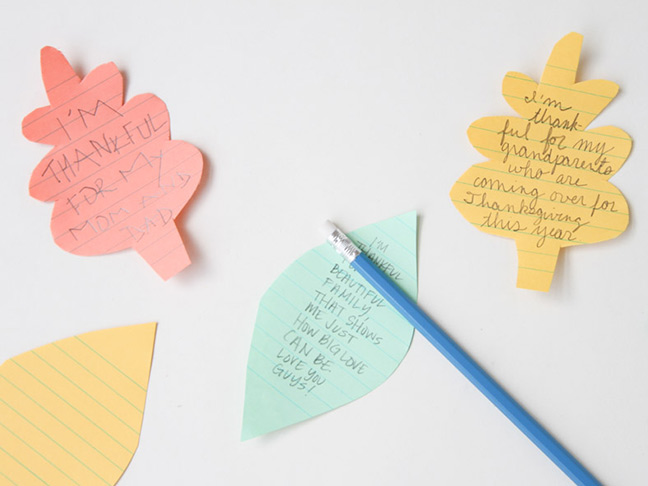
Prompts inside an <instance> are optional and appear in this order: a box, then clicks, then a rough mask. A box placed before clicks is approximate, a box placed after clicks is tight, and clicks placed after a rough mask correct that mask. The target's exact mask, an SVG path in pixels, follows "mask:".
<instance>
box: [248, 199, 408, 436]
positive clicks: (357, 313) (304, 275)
mask: <svg viewBox="0 0 648 486" xmlns="http://www.w3.org/2000/svg"><path fill="white" fill-rule="evenodd" d="M348 236H349V237H350V238H351V240H353V241H354V243H356V245H358V247H359V248H360V249H361V250H362V251H363V252H365V253H366V254H367V255H368V256H369V258H371V259H372V260H373V261H374V262H375V263H376V264H377V265H378V266H379V267H380V268H381V269H382V270H383V271H384V272H385V273H386V274H387V275H388V276H389V277H390V278H392V279H393V280H394V281H395V282H396V283H397V284H398V285H399V286H400V287H401V289H403V290H404V291H405V292H406V293H407V294H408V295H409V296H410V297H411V298H413V299H416V294H417V266H416V265H417V263H416V262H417V259H416V244H417V217H416V213H415V212H410V213H407V214H404V215H401V216H398V217H395V218H392V219H388V220H386V221H383V222H380V223H376V224H373V225H370V226H367V227H364V228H361V229H358V230H356V231H353V232H351V233H348ZM413 332H414V329H413V327H412V326H411V325H410V324H409V323H408V322H407V321H406V320H404V319H403V318H402V317H401V316H400V315H399V314H398V313H397V312H396V311H395V310H394V309H393V308H392V307H391V306H390V305H389V304H388V303H387V302H386V301H385V300H384V299H383V298H382V297H381V296H380V295H379V294H377V293H376V291H374V290H373V288H371V286H370V285H369V284H367V283H366V282H365V281H364V279H363V278H362V276H360V275H358V274H357V273H356V272H355V270H353V269H352V268H351V267H350V265H349V264H348V262H346V260H344V259H343V258H342V257H341V256H340V255H338V254H337V253H336V252H335V250H334V249H333V248H332V247H331V246H330V245H329V244H327V243H324V244H322V245H320V246H318V247H316V248H314V249H312V250H311V251H309V252H307V253H306V254H305V255H303V256H302V257H300V258H299V259H298V260H297V261H295V262H294V263H292V264H291V265H290V266H289V267H288V268H287V269H286V270H285V271H284V272H283V273H282V274H281V275H280V276H279V278H278V279H277V280H276V281H275V282H274V283H273V284H272V286H271V287H270V289H269V290H268V291H267V292H266V293H265V295H264V296H263V297H262V299H261V303H260V305H259V310H258V315H257V320H256V325H255V329H254V334H253V337H252V345H251V348H250V356H249V360H248V370H247V382H246V390H245V410H244V417H243V432H242V439H243V440H245V439H250V438H252V437H256V436H258V435H262V434H265V433H268V432H271V431H273V430H277V429H280V428H282V427H286V426H288V425H291V424H294V423H296V422H301V421H303V420H306V419H308V418H311V417H314V416H316V415H319V414H322V413H324V412H327V411H329V410H332V409H334V408H337V407H339V406H341V405H344V404H346V403H349V402H351V401H353V400H355V399H357V398H359V397H361V396H363V395H365V394H367V393H368V392H370V391H371V390H373V389H374V388H376V387H377V386H379V385H380V384H381V383H383V382H384V381H385V380H386V379H387V378H388V377H389V375H391V374H392V373H393V371H394V370H395V369H396V367H397V366H398V365H399V364H400V362H401V361H402V359H403V358H404V357H405V354H406V353H407V350H408V349H409V346H410V343H411V340H412V335H413Z"/></svg>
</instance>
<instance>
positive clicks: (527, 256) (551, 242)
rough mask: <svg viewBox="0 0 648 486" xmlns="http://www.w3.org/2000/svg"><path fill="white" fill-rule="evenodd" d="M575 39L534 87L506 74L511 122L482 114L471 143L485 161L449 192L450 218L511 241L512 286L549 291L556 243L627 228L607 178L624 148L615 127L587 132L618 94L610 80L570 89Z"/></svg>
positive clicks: (564, 42)
mask: <svg viewBox="0 0 648 486" xmlns="http://www.w3.org/2000/svg"><path fill="white" fill-rule="evenodd" d="M582 42H583V37H582V36H581V35H580V34H576V33H571V34H568V35H566V36H565V37H563V38H562V39H561V40H560V41H559V42H558V43H557V44H556V45H555V47H554V49H553V51H552V53H551V56H550V58H549V61H548V62H547V64H546V66H545V70H544V72H543V74H542V79H541V80H540V83H536V82H535V81H533V80H532V79H531V78H529V77H528V76H526V75H524V74H521V73H516V72H509V73H508V74H506V76H505V77H504V82H503V84H502V92H503V95H504V98H505V99H506V101H507V102H508V103H509V105H510V106H511V107H512V108H513V109H514V110H515V111H516V112H517V113H518V114H519V115H520V117H510V116H495V117H486V118H481V119H479V120H477V121H475V122H474V123H473V124H472V125H470V127H469V128H468V138H469V139H470V143H471V144H472V145H473V146H474V147H475V149H477V150H478V151H479V152H480V153H481V154H482V155H483V156H484V157H486V158H488V159H489V160H488V161H487V162H484V163H481V164H476V165H473V166H472V167H471V168H470V169H468V170H467V171H466V172H465V173H464V174H463V175H462V176H461V177H460V178H459V180H457V182H456V183H455V185H454V186H453V187H452V189H451V191H450V197H451V199H452V202H453V203H454V205H455V206H456V207H457V209H458V210H459V212H461V214H462V215H463V216H464V217H465V218H466V219H467V220H468V221H469V222H470V223H471V224H472V225H473V226H475V227H476V228H478V229H479V230H481V231H484V232H486V233H491V234H495V235H498V236H504V237H506V238H514V239H515V241H516V244H517V253H518V280H517V286H518V287H521V288H527V289H534V290H542V291H548V290H549V287H550V285H551V280H552V278H553V273H554V269H555V266H556V260H557V258H558V253H559V252H560V249H561V248H562V247H567V246H573V245H582V244H586V243H595V242H598V241H603V240H609V239H611V238H614V237H616V236H618V235H619V234H621V233H622V232H623V231H624V230H625V228H626V226H627V225H628V219H629V215H628V205H627V202H626V200H625V198H624V197H623V195H622V194H621V192H620V191H619V190H618V189H617V188H616V187H615V186H613V185H612V184H611V183H610V182H608V179H609V178H610V177H611V176H612V175H613V174H614V173H616V171H618V170H619V168H620V167H621V166H622V165H623V163H624V162H625V160H626V158H627V157H628V155H629V153H630V150H631V148H632V140H631V139H630V137H629V136H628V135H627V134H626V133H625V132H624V131H623V130H621V129H619V128H616V127H611V126H608V127H602V128H595V129H591V130H586V128H587V126H588V125H589V124H590V123H591V122H592V121H593V120H594V118H596V116H597V115H598V114H599V113H600V112H601V111H602V110H603V109H604V108H605V107H606V106H607V105H608V103H610V101H611V100H612V99H613V98H614V97H615V96H616V94H617V92H618V89H619V88H618V86H617V85H616V84H614V83H612V82H611V81H605V80H591V81H583V82H580V83H576V82H575V80H576V71H577V68H578V62H579V58H580V51H581V45H582Z"/></svg>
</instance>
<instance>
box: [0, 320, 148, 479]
mask: <svg viewBox="0 0 648 486" xmlns="http://www.w3.org/2000/svg"><path fill="white" fill-rule="evenodd" d="M155 329H156V324H155V323H149V324H140V325H136V326H127V327H119V328H114V329H107V330H103V331H96V332H91V333H87V334H81V335H79V336H74V337H71V338H69V339H64V340H62V341H56V342H54V343H51V344H48V345H46V346H42V347H40V348H37V349H34V350H32V351H28V352H26V353H24V354H21V355H19V356H16V357H14V358H11V359H9V360H7V361H6V362H5V363H4V364H2V366H0V485H16V486H31V485H34V486H36V485H39V486H42V485H51V486H67V485H79V486H93V485H104V486H113V485H114V484H115V483H116V482H117V481H118V480H119V478H121V476H122V474H123V473H124V471H125V470H126V468H127V467H128V464H129V463H130V461H131V459H132V457H133V454H134V453H135V449H137V445H138V443H139V435H140V430H141V427H142V415H143V413H144V403H145V400H146V389H147V386H148V380H149V371H150V368H151V359H152V355H153V344H154V340H155Z"/></svg>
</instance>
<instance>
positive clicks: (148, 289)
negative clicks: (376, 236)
mask: <svg viewBox="0 0 648 486" xmlns="http://www.w3.org/2000/svg"><path fill="white" fill-rule="evenodd" d="M172 4H173V5H172ZM644 5H645V2H640V1H636V2H603V1H600V2H593V1H582V2H564V1H539V2H534V3H528V4H526V5H525V4H524V3H522V2H519V1H498V2H483V1H473V2H466V3H463V4H462V3H459V2H435V1H416V2H415V1H407V2H376V1H366V2H358V1H344V2H342V1H340V2H329V1H321V2H307V1H301V2H298V1H295V2H287V1H273V2H252V1H239V2H209V3H208V2H204V3H200V2H191V1H183V2H178V3H177V5H175V2H160V1H141V2H132V1H111V2H107V3H105V4H102V3H98V2H88V1H74V2H70V1H67V2H66V1H48V2H41V4H40V5H37V4H35V3H33V2H32V3H30V2H15V3H13V2H12V3H9V2H3V3H2V15H0V27H1V28H0V60H1V61H2V66H3V69H2V75H1V76H0V99H1V102H2V111H3V114H2V117H0V141H1V144H2V162H1V166H2V172H1V177H0V202H1V204H2V206H3V207H4V208H6V211H5V212H4V214H3V215H2V220H3V221H2V227H3V230H2V239H1V240H0V252H1V253H0V254H1V255H2V256H1V257H0V275H1V277H0V278H1V282H0V290H1V291H2V293H1V297H0V303H1V309H2V315H3V319H2V321H1V323H0V330H1V333H2V334H1V337H0V361H3V360H5V359H7V358H9V357H11V356H13V355H16V354H19V353H21V352H24V351H26V350H29V349H31V348H34V347H37V346H39V345H42V344H46V343H48V342H51V341H54V340H57V339H61V338H65V337H69V336H71V335H74V334H78V333H83V332H88V331H92V330H97V329H102V328H106V327H113V326H118V325H126V324H135V323H141V322H148V321H152V320H155V321H158V322H159V327H158V334H157V344H156V348H155V356H154V361H153V369H152V374H151V381H150V387H149V395H148V400H147V406H146V413H145V416H144V425H143V430H142V436H141V442H140V446H139V449H138V451H137V453H136V455H135V457H134V459H133V462H132V464H131V466H130V467H129V469H128V470H127V471H126V473H125V474H124V477H123V478H122V480H121V482H120V483H119V485H120V486H141V485H156V486H166V485H174V486H176V485H210V484H214V485H215V484H219V485H220V484H226V485H230V484H231V485H253V484H269V485H275V484H277V485H278V484H281V485H296V484H311V485H325V484H326V485H329V484H342V485H351V484H356V485H364V484H371V485H392V484H399V485H400V484H412V485H418V484H426V485H443V486H456V485H471V486H472V485H497V486H509V485H510V486H519V485H528V486H533V485H542V486H546V485H557V486H560V485H568V484H571V483H570V481H569V480H568V479H566V477H565V476H564V475H563V473H562V472H560V471H559V470H558V469H557V468H556V467H555V466H554V465H553V464H552V463H551V462H550V461H549V460H548V459H547V458H546V457H544V455H543V454H542V453H541V452H539V450H538V449H536V447H535V446H533V445H532V444H531V443H530V442H529V441H528V439H526V437H524V436H523V435H522V434H521V433H520V432H519V431H518V430H517V429H516V428H515V427H514V426H513V425H512V424H510V423H509V422H508V421H507V419H505V418H504V417H503V415H501V414H500V412H499V411H497V410H496V409H495V407H493V406H492V405H491V404H490V403H489V402H488V401H487V400H486V399H485V398H483V397H482V396H481V395H480V394H479V393H478V392H477V391H476V390H475V389H473V387H472V385H470V384H469V383H468V382H467V381H466V380H465V379H464V378H463V377H462V376H461V375H460V374H459V373H458V372H457V371H456V370H454V369H453V368H452V367H451V366H450V365H449V364H448V363H447V362H445V360H444V359H443V358H441V357H440V355H439V354H438V353H437V352H436V351H435V350H434V349H433V348H432V347H431V346H430V345H429V344H428V343H427V342H426V341H425V340H424V339H423V338H422V337H421V336H419V335H416V336H415V338H414V342H413V344H412V347H411V349H410V352H409V354H408V355H407V356H406V358H405V360H404V361H403V363H402V365H401V366H400V367H399V368H398V370H397V371H396V372H395V373H394V375H393V376H392V377H391V378H390V379H389V380H388V381H387V382H386V383H385V384H384V385H382V386H381V387H380V388H378V389H377V390H375V391H374V392H372V393H370V394H369V395H367V396H366V397H364V398H362V399H360V400H358V401H356V402H354V403H352V404H349V405H347V406H344V407H342V408H340V409H338V410H335V411H333V412H331V413H328V414H325V415H324V416H320V417H317V418H315V419H313V420H310V421H308V422H304V423H301V424H298V425H296V426H293V427H290V428H288V429H285V430H283V431H279V432H277V433H273V434H270V435H268V436H266V437H262V438H260V439H255V440H251V441H247V442H245V443H241V442H240V441H239V434H240V427H241V419H242V410H243V394H244V386H245V369H246V362H247V354H248V348H249V343H250V339H251V335H252V330H253V326H254V321H255V317H256V311H257V304H258V302H259V299H260V298H261V296H262V294H263V292H264V291H265V290H266V288H267V287H268V286H269V285H270V284H271V282H272V281H273V280H274V279H275V278H276V277H277V276H278V275H279V273H280V272H281V271H282V270H283V268H285V267H286V266H287V265H288V264H289V263H290V262H292V261H293V260H294V259H295V258H297V257H298V256H299V255H301V254H302V253H303V252H305V251H307V250H308V249H310V248H311V247H313V246H315V245H317V244H319V243H320V242H321V239H320V236H319V234H318V232H317V228H318V227H319V225H320V223H321V221H322V220H324V219H326V218H330V219H332V220H334V221H336V222H337V223H338V225H340V226H341V227H343V228H345V229H348V230H350V229H353V228H356V227H359V226H363V225H366V224H369V223H372V222H376V221H379V220H382V219H386V218H388V217H391V216H395V215H397V214H401V213H404V212H407V211H409V210H412V209H416V210H417V211H419V214H420V218H419V223H420V237H419V274H420V278H419V296H420V298H419V303H420V304H421V306H422V307H423V308H425V309H426V310H427V311H428V312H429V313H430V314H431V315H432V316H433V317H435V318H436V319H437V320H438V321H439V323H440V324H441V325H442V326H443V327H444V328H445V329H446V330H447V331H448V332H449V333H450V334H451V335H452V336H454V337H455V338H456V339H457V340H458V341H459V342H460V343H462V344H463V345H464V346H465V348H466V349H467V350H468V351H469V352H470V353H471V354H473V356H474V357H475V358H476V359H477V360H478V361H479V362H480V363H482V364H483V365H484V366H485V367H486V368H487V369H488V370H489V371H490V372H492V374H493V375H494V376H496V377H497V379H498V380H499V381H500V382H501V383H502V384H503V385H504V386H505V387H506V388H507V389H508V390H509V391H510V392H511V393H512V394H513V395H514V396H515V397H516V398H518V399H519V400H520V402H522V403H523V404H525V405H526V407H527V408H528V410H529V411H530V412H532V413H533V414H534V415H535V416H536V417H537V418H538V419H539V420H540V421H541V422H542V423H543V424H545V425H546V427H547V428H548V429H549V430H550V431H552V432H553V433H554V434H555V436H556V437H557V438H559V440H561V441H562V442H563V444H564V445H565V446H566V447H567V448H568V449H570V450H571V451H573V453H574V454H575V455H576V456H578V457H579V458H580V459H581V460H582V462H583V463H584V464H586V465H587V466H588V467H589V468H590V469H591V471H592V472H593V473H594V474H595V475H597V476H598V477H599V478H600V479H601V481H602V482H603V483H605V484H609V485H624V486H625V485H628V486H630V485H633V486H644V485H646V484H648V381H647V378H648V314H647V308H646V294H647V291H648V277H647V273H648V272H647V271H648V257H647V256H646V251H647V247H646V236H648V227H647V226H648V215H647V214H646V207H647V201H646V199H647V198H648V192H647V191H646V180H648V162H647V161H648V151H647V149H646V141H647V140H648V125H647V124H646V109H647V108H648V99H647V94H646V93H648V90H647V88H646V87H647V86H648V68H647V67H646V54H645V53H646V50H647V48H648V29H646V13H648V12H647V10H646V7H645V6H644ZM605 9H607V10H605ZM570 31H577V32H580V33H582V34H583V35H584V36H585V40H584V48H583V57H582V63H581V70H580V76H579V79H580V80H583V79H595V78H604V79H609V80H612V81H615V82H617V83H618V84H620V86H621V92H620V94H619V96H618V97H617V98H616V99H615V100H614V101H613V102H612V103H611V104H610V106H609V107H608V108H607V109H606V110H605V111H604V112H603V114H602V115H601V116H600V117H599V118H598V119H597V120H595V122H594V123H593V124H592V127H594V126H603V125H615V126H618V127H620V128H622V129H624V130H625V131H627V132H628V133H629V134H630V135H631V136H632V137H633V139H634V140H635V146H634V149H633V151H632V153H631V155H630V158H629V159H628V161H627V163H626V165H625V166H624V167H623V168H622V169H621V171H620V172H619V173H618V174H617V175H615V176H614V177H613V179H612V182H613V183H614V184H615V185H616V186H617V187H619V188H620V189H621V191H622V192H623V193H624V195H625V196H626V198H627V199H628V201H629V204H630V207H631V212H632V216H631V222H630V226H629V228H628V230H627V231H626V232H625V233H624V234H623V235H621V236H620V237H619V238H617V239H616V240H612V241H609V242H605V243H599V244H596V245H592V246H588V247H574V248H571V249H569V250H567V251H564V252H563V254H562V255H561V258H560V260H559V264H558V269H557V272H556V275H555V277H554V282H553V285H552V289H551V291H550V292H549V293H548V294H544V293H538V292H533V291H525V290H518V289H516V288H515V278H516V265H517V264H516V255H515V250H514V243H513V241H512V240H507V239H501V238H497V237H494V236H490V235H486V234H484V233H480V232H478V231H476V230H475V229H474V228H472V227H471V226H470V225H469V224H468V223H467V222H466V221H465V220H464V219H463V217H461V215H460V214H459V213H458V212H457V211H456V209H455V208H454V207H453V206H452V204H451V202H450V199H449V197H448V192H449V190H450V187H451V185H452V184H453V183H454V181H455V180H456V179H457V178H458V177H459V175H461V174H462V173H463V172H464V171H465V170H466V169H467V168H468V167H469V166H470V165H471V164H474V163H477V162H481V161H483V160H484V159H483V157H482V156H481V155H480V154H478V153H477V152H476V151H475V150H474V149H473V148H472V147H471V146H470V144H469V142H468V139H467V137H466V134H465V133H466V129H467V127H468V125H469V124H470V123H471V122H472V121H473V120H476V119H477V118H480V117H482V116H488V115H509V114H513V111H512V110H511V109H510V108H509V107H508V106H507V105H506V103H505V101H504V99H503V97H502V96H501V81H502V78H503V76H504V74H505V73H506V72H507V71H508V70H516V71H520V72H524V73H526V74H528V75H530V76H532V77H534V78H535V79H538V78H539V76H540V74H541V72H542V68H543V66H544V63H545V62H546V60H547V58H548V56H549V53H550V51H551V48H552V47H553V45H554V43H555V42H557V41H558V39H560V38H561V37H562V36H563V35H565V34H567V33H568V32H570ZM44 45H53V46H55V47H57V48H59V49H61V50H62V51H63V53H64V54H65V55H66V56H67V57H68V59H69V60H70V62H71V63H72V65H73V66H74V67H75V68H77V69H78V70H80V71H81V72H82V73H83V74H87V72H88V71H89V70H90V69H92V68H93V67H95V66H97V65H99V64H101V63H104V62H107V61H114V62H115V63H116V64H117V66H118V67H119V68H120V70H121V71H122V72H123V73H124V74H125V77H126V97H127V99H128V98H131V97H133V96H134V95H136V94H139V93H144V92H153V93H155V94H157V95H158V96H159V97H160V98H162V99H163V100H164V101H165V102H166V103H167V105H168V108H169V111H170V114H171V127H172V135H173V138H175V139H179V140H185V141H188V142H190V143H192V144H193V145H195V146H196V147H198V148H199V149H200V150H201V151H202V153H203V154H204V156H205V159H206V162H207V170H206V174H205V177H204V183H203V184H202V185H201V187H200V188H199V192H197V193H196V196H195V199H194V202H193V203H190V204H189V205H188V206H187V208H186V211H185V213H184V215H183V217H182V218H181V223H180V224H181V225H182V226H183V229H184V231H183V235H184V237H185V239H186V241H187V244H188V248H189V253H190V256H191V257H192V259H193V261H194V263H193V265H191V267H189V268H188V269H187V270H185V271H184V272H182V273H181V274H179V275H178V276H176V277H175V278H173V279H172V280H170V281H169V282H167V283H164V282H162V281H161V279H159V278H158V277H157V275H156V274H155V273H154V272H153V270H152V269H150V268H149V267H148V266H147V264H146V263H145V262H144V261H143V260H142V259H141V258H140V257H139V256H138V255H137V254H135V253H134V252H131V251H128V252H123V253H120V254H114V255H109V256H104V257H92V258H84V257H78V256H74V255H71V254H68V253H65V252H64V251H62V250H61V249H59V248H58V247H57V246H56V245H55V244H54V242H53V240H52V238H51V236H50V233H49V215H50V212H51V206H48V205H47V204H45V203H42V202H40V201H37V200H35V199H32V198H30V197H29V195H28V182H29V177H30V173H31V171H32V169H33V168H34V167H35V166H36V164H37V163H38V161H39V160H40V159H41V157H43V156H44V155H45V153H46V152H47V151H48V150H49V148H48V147H46V146H40V145H37V144H34V143H31V142H29V141H27V140H26V139H24V138H23V137H22V135H21V130H20V123H21V120H22V118H23V116H25V115H26V114H27V113H29V112H30V111H32V110H33V109H35V108H37V107H39V106H42V105H45V104H47V102H46V96H45V91H44V89H43V87H42V84H41V78H40V66H39V49H40V48H41V47H42V46H44Z"/></svg>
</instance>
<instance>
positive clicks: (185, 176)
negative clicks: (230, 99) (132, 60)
mask: <svg viewBox="0 0 648 486" xmlns="http://www.w3.org/2000/svg"><path fill="white" fill-rule="evenodd" d="M41 68H42V73H43V83H44V85H45V89H46V91H47V96H48V98H49V101H50V105H49V106H46V107H43V108H38V109H37V110H34V111H33V112H32V113H30V114H29V115H28V116H26V117H25V119H24V120H23V133H24V135H25V137H27V138H28V139H29V140H32V141H34V142H39V143H46V144H50V145H54V148H53V149H52V150H50V152H49V153H48V154H47V155H46V156H45V157H44V158H43V160H41V162H40V163H39V164H38V166H37V167H36V168H35V169H34V171H33V173H32V177H31V181H30V187H29V191H30V194H31V195H32V196H33V197H35V198H37V199H39V200H41V201H48V202H54V210H53V212H52V219H51V231H52V236H53V237H54V241H55V242H56V244H57V245H59V246H60V247H61V248H63V249H64V250H66V251H69V252H71V253H74V254H76V255H100V254H105V253H112V252H115V251H120V250H124V249H126V248H134V249H135V250H136V251H137V252H138V253H139V254H140V255H141V256H142V257H143V258H144V259H145V260H146V261H147V262H148V263H149V265H151V266H152V267H153V269H154V270H155V271H156V272H157V273H158V274H159V275H160V276H161V277H162V278H163V279H165V280H167V279H168V278H170V277H172V276H173V275H175V274H176V273H178V272H179V271H180V270H182V269H184V268H185V267H186V266H188V265H189V264H190V263H191V261H190V259H189V256H188V255H187V252H186V249H185V247H184V244H183V242H182V239H181V237H180V234H179V233H178V229H177V227H176V225H175V222H174V219H175V218H176V217H177V216H178V213H179V212H180V210H181V209H182V208H183V207H184V205H185V204H186V203H187V201H188V200H189V198H190V197H191V196H192V194H193V193H194V191H195V190H196V187H197V185H198V183H199V181H200V177H201V174H202V167H203V160H202V155H201V154H200V152H199V151H198V149H196V148H195V147H193V146H192V145H190V144H188V143H186V142H182V141H176V140H174V141H171V140H170V137H171V135H170V122H169V112H168V111H167V108H166V105H165V104H164V102H163V101H162V100H160V99H159V98H158V97H156V96H155V95H152V94H142V95H138V96H135V97H134V98H132V99H131V100H130V101H128V102H127V103H126V104H123V79H122V76H121V74H120V72H119V70H118V69H117V67H116V66H115V64H113V63H107V64H103V65H101V66H99V67H97V68H96V69H94V70H93V71H92V72H90V73H89V74H88V75H87V76H86V77H85V78H84V79H83V80H81V78H80V77H79V76H77V75H76V73H75V72H74V70H73V69H72V67H71V66H70V64H69V63H68V61H67V60H66V59H65V57H64V56H63V54H61V52H59V51H58V50H56V49H54V48H53V47H44V48H43V49H42V50H41Z"/></svg>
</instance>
